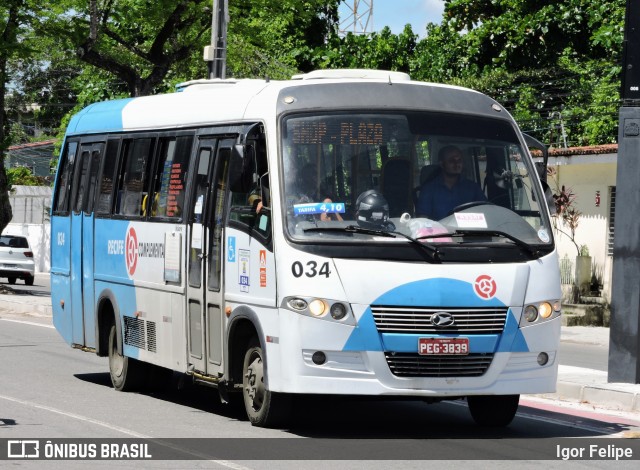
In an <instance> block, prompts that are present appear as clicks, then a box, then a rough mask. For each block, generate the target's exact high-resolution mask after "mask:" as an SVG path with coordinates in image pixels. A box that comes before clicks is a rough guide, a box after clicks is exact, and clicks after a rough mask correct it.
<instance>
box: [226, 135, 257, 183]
mask: <svg viewBox="0 0 640 470" xmlns="http://www.w3.org/2000/svg"><path fill="white" fill-rule="evenodd" d="M246 149H247V147H245V146H244V145H241V144H237V145H234V146H233V147H232V148H231V156H230V158H229V189H231V191H233V192H235V193H246V192H249V189H250V188H251V178H252V174H251V171H250V167H251V165H250V160H251V159H250V158H248V156H247V155H246Z"/></svg>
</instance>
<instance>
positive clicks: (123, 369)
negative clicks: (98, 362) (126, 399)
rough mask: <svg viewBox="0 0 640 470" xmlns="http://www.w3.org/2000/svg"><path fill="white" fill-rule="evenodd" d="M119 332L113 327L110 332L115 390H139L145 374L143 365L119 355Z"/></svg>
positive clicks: (110, 369) (110, 360)
mask: <svg viewBox="0 0 640 470" xmlns="http://www.w3.org/2000/svg"><path fill="white" fill-rule="evenodd" d="M117 337H118V331H117V329H116V326H115V325H111V330H110V331H109V375H111V383H112V384H113V388H115V389H116V390H118V391H119V392H129V391H133V390H138V389H139V388H140V386H141V385H142V380H143V378H144V377H145V375H146V374H144V370H143V369H144V368H143V364H142V363H141V362H139V361H137V360H135V359H132V358H130V357H126V356H123V355H121V354H120V353H118V340H117Z"/></svg>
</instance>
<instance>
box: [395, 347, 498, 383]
mask: <svg viewBox="0 0 640 470" xmlns="http://www.w3.org/2000/svg"><path fill="white" fill-rule="evenodd" d="M385 357H386V359H387V364H388V365H389V369H391V373H392V374H393V375H396V376H398V377H480V376H481V375H483V374H484V373H485V372H486V371H487V369H488V368H489V366H490V365H491V361H492V360H493V354H469V355H467V356H421V355H419V354H417V353H392V352H388V353H385Z"/></svg>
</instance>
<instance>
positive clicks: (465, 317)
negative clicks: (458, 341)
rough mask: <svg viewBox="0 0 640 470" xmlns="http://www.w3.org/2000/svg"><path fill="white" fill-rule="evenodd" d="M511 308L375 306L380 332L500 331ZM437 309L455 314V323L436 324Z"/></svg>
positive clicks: (487, 333) (465, 332)
mask: <svg viewBox="0 0 640 470" xmlns="http://www.w3.org/2000/svg"><path fill="white" fill-rule="evenodd" d="M507 310H508V309H507V308H506V307H503V308H426V307H396V306H383V305H372V306H371V311H372V312H373V318H374V320H375V322H376V327H377V329H378V332H380V333H405V334H485V335H489V334H499V333H502V330H504V324H505V322H506V319H507ZM436 312H447V313H449V314H451V315H452V316H453V324H452V325H451V326H446V327H436V326H435V325H434V324H433V323H431V317H432V315H433V314H435V313H436Z"/></svg>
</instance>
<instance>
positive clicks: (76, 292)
mask: <svg viewBox="0 0 640 470" xmlns="http://www.w3.org/2000/svg"><path fill="white" fill-rule="evenodd" d="M103 149H104V143H103V142H95V143H82V144H80V156H79V157H78V161H77V163H76V169H75V175H74V184H73V188H74V192H73V194H72V196H71V312H72V343H74V344H81V345H84V346H88V347H95V337H96V333H95V318H94V317H95V316H94V308H93V297H94V295H93V290H94V285H93V270H94V265H93V259H94V258H93V248H94V247H93V241H94V230H93V227H94V225H93V224H94V217H93V200H94V199H95V197H94V196H95V187H96V183H97V177H98V172H99V170H100V163H101V161H102V154H103Z"/></svg>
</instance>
